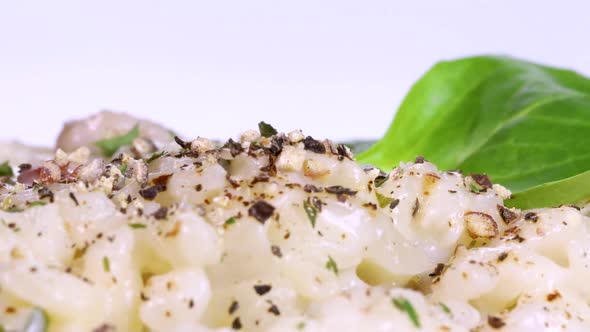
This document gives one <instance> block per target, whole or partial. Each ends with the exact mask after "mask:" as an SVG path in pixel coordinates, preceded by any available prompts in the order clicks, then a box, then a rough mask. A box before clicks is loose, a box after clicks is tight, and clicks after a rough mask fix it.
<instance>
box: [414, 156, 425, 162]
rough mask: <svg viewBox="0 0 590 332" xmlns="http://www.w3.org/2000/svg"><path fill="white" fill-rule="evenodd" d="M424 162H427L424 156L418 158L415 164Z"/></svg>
mask: <svg viewBox="0 0 590 332" xmlns="http://www.w3.org/2000/svg"><path fill="white" fill-rule="evenodd" d="M424 161H426V159H424V157H422V156H416V159H415V160H414V163H415V164H424Z"/></svg>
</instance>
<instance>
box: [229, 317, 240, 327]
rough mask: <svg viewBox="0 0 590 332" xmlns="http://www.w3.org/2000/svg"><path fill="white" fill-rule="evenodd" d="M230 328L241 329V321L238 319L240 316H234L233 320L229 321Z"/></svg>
mask: <svg viewBox="0 0 590 332" xmlns="http://www.w3.org/2000/svg"><path fill="white" fill-rule="evenodd" d="M231 328H232V329H234V330H240V329H242V322H241V321H240V317H236V318H235V319H234V320H233V322H231Z"/></svg>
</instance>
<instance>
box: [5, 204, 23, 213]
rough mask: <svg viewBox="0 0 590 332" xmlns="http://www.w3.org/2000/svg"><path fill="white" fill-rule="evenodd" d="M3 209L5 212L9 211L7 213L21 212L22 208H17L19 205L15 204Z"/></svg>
mask: <svg viewBox="0 0 590 332" xmlns="http://www.w3.org/2000/svg"><path fill="white" fill-rule="evenodd" d="M4 211H5V212H9V213H18V212H23V211H24V210H23V209H21V208H19V207H17V206H13V207H10V208H8V209H6V210H4Z"/></svg>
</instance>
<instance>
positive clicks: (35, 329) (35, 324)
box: [23, 307, 49, 332]
mask: <svg viewBox="0 0 590 332" xmlns="http://www.w3.org/2000/svg"><path fill="white" fill-rule="evenodd" d="M48 327H49V318H48V317H47V313H46V312H45V311H44V310H43V309H41V308H36V307H35V308H33V309H32V310H31V313H30V314H29V319H28V320H27V324H26V325H25V328H24V329H23V332H46V331H47V329H48Z"/></svg>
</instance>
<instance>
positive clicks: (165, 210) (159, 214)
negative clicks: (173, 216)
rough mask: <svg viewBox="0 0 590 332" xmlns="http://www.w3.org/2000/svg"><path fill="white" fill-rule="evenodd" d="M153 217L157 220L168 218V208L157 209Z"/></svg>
mask: <svg viewBox="0 0 590 332" xmlns="http://www.w3.org/2000/svg"><path fill="white" fill-rule="evenodd" d="M153 216H154V218H156V219H157V220H162V219H166V217H167V216H168V208H166V207H161V208H159V209H158V210H157V211H156V212H154V214H153Z"/></svg>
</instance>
